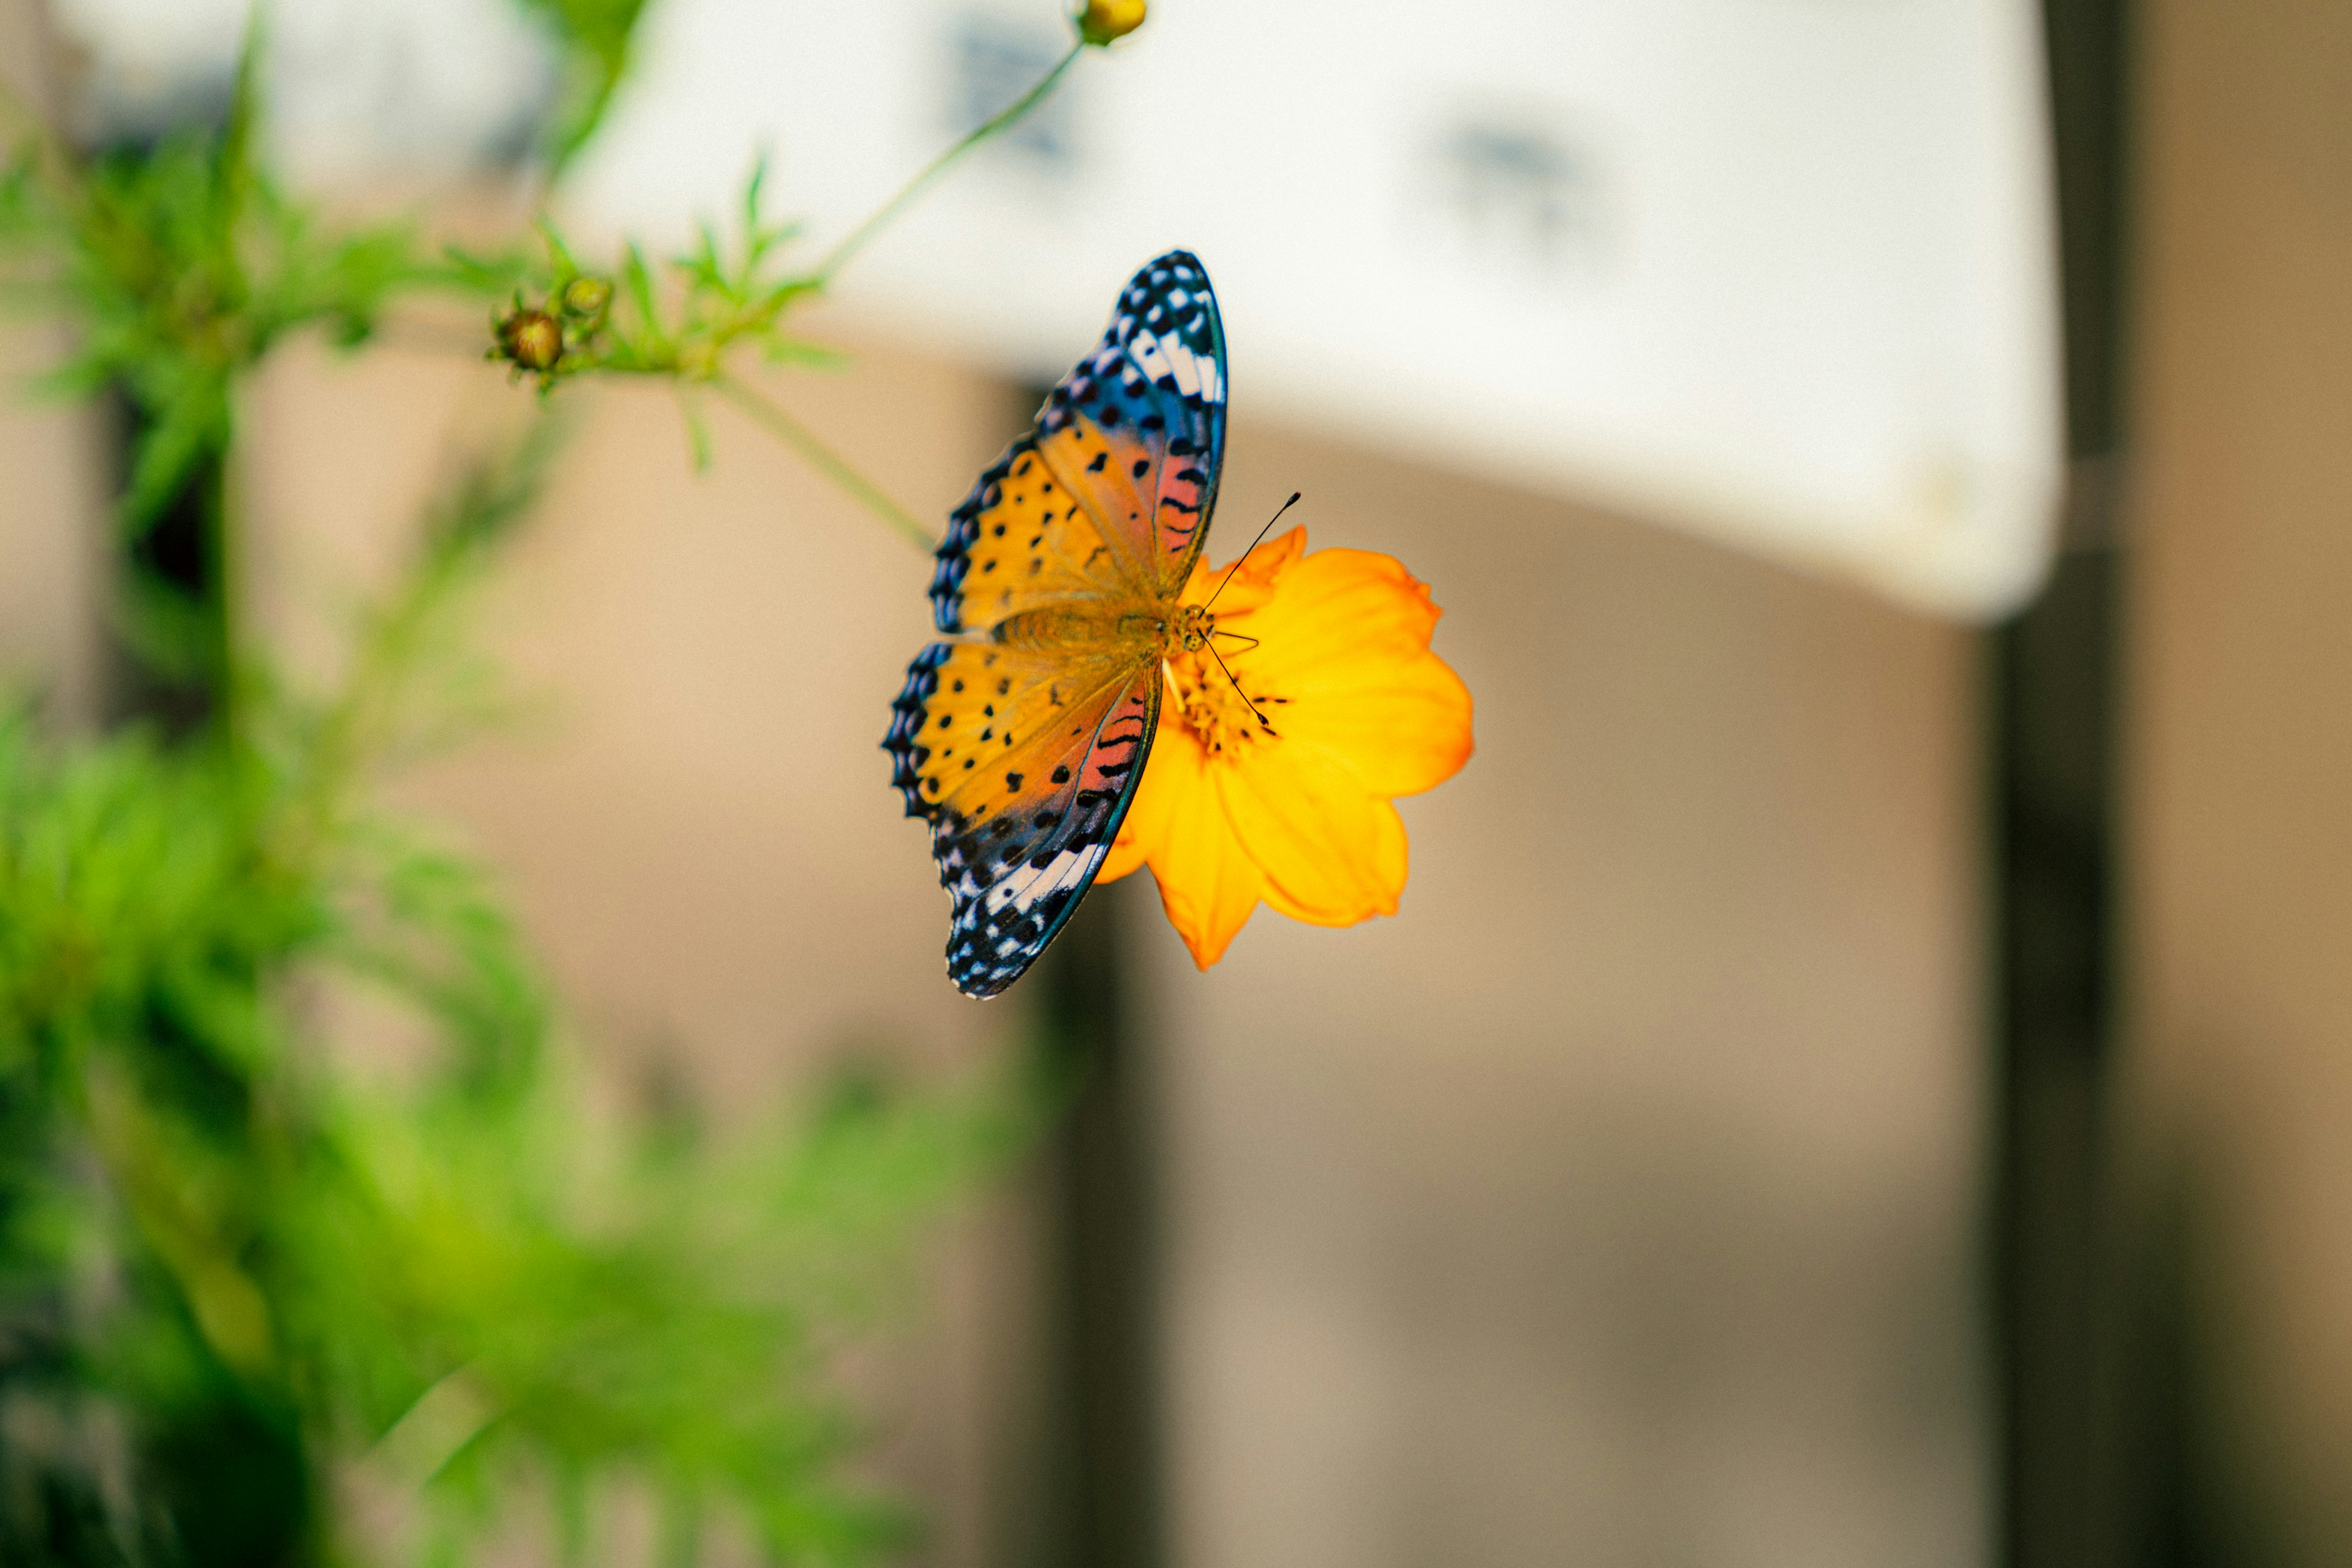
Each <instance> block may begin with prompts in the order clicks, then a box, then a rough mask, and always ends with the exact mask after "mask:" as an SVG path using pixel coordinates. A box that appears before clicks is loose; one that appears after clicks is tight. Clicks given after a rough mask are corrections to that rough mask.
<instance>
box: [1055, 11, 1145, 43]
mask: <svg viewBox="0 0 2352 1568" xmlns="http://www.w3.org/2000/svg"><path fill="white" fill-rule="evenodd" d="M1144 7H1145V0H1086V5H1085V8H1084V9H1082V10H1080V11H1079V12H1078V14H1077V15H1076V16H1075V17H1073V18H1072V20H1074V21H1076V23H1077V25H1078V37H1081V38H1083V39H1085V40H1086V41H1087V43H1089V44H1093V45H1095V46H1096V47H1101V46H1103V45H1105V44H1108V43H1109V42H1110V41H1111V40H1112V39H1114V38H1124V37H1127V36H1128V35H1129V33H1132V32H1133V31H1135V30H1136V29H1137V28H1138V27H1140V26H1143V13H1144Z"/></svg>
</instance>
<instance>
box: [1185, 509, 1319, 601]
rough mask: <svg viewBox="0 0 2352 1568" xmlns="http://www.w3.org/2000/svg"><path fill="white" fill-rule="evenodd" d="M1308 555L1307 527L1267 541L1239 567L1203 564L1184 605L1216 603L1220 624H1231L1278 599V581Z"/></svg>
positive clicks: (1196, 571)
mask: <svg viewBox="0 0 2352 1568" xmlns="http://www.w3.org/2000/svg"><path fill="white" fill-rule="evenodd" d="M1306 552H1307V528H1306V525H1305V524H1303V523H1302V524H1300V525H1299V526H1298V527H1296V528H1294V529H1292V530H1291V531H1289V532H1287V533H1278V534H1276V535H1275V536H1274V537H1273V538H1272V539H1268V540H1265V541H1264V542H1261V543H1259V544H1258V546H1257V547H1256V548H1255V549H1254V550H1252V551H1250V552H1248V553H1247V554H1245V555H1244V556H1243V557H1242V559H1241V561H1240V563H1239V564H1238V565H1236V563H1234V562H1231V561H1228V562H1226V563H1224V564H1223V565H1221V566H1212V565H1210V564H1209V563H1207V562H1206V561H1203V562H1202V563H1201V564H1199V565H1198V566H1195V567H1194V568H1193V569H1192V581H1190V582H1188V583H1186V584H1184V593H1183V595H1182V597H1183V602H1184V603H1186V604H1188V605H1202V604H1206V603H1208V602H1209V601H1210V600H1211V599H1214V600H1215V601H1216V605H1217V616H1218V617H1219V619H1220V620H1231V619H1233V618H1234V616H1244V615H1247V614H1248V613H1249V612H1250V611H1252V610H1255V609H1256V608H1258V607H1259V606H1260V605H1264V604H1265V602H1266V601H1267V600H1269V599H1271V598H1272V597H1273V596H1274V594H1275V591H1276V584H1277V583H1278V581H1279V580H1280V579H1281V578H1283V577H1284V576H1285V575H1286V574H1287V573H1288V572H1289V570H1290V566H1291V563H1293V562H1295V561H1297V559H1298V558H1299V557H1300V556H1301V555H1303V554H1305V553H1306Z"/></svg>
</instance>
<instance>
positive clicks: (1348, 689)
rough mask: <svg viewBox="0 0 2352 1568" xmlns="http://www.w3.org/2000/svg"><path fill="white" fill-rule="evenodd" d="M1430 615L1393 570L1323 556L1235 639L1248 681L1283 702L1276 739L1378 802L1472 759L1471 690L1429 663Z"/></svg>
mask: <svg viewBox="0 0 2352 1568" xmlns="http://www.w3.org/2000/svg"><path fill="white" fill-rule="evenodd" d="M1438 615H1439V611H1438V608H1437V606H1436V605H1434V604H1433V603H1432V602H1431V601H1430V597H1429V590H1428V588H1427V587H1426V586H1424V585H1423V584H1421V583H1420V582H1418V581H1416V580H1415V579H1414V578H1413V577H1412V574H1410V573H1408V572H1406V571H1405V570H1404V568H1403V567H1402V565H1400V564H1399V563H1397V562H1396V561H1395V560H1394V559H1392V558H1391V557H1389V556H1386V555H1377V554H1372V553H1370V552H1365V551H1359V550H1326V551H1323V552H1319V553H1318V554H1315V555H1312V556H1308V557H1307V558H1306V559H1305V560H1303V561H1300V562H1299V563H1297V566H1296V567H1295V568H1293V569H1292V570H1291V571H1289V572H1288V573H1286V574H1285V575H1284V577H1283V579H1282V584H1281V592H1280V594H1279V595H1278V596H1277V597H1276V599H1274V600H1273V601H1272V602H1270V603H1268V604H1267V605H1265V607H1264V608H1262V609H1260V610H1258V611H1256V612H1255V613H1254V614H1252V615H1250V616H1247V617H1246V618H1245V619H1242V620H1236V621H1235V622H1234V626H1233V629H1234V630H1237V631H1240V632H1243V633H1244V635H1246V636H1249V637H1255V638H1257V639H1258V646H1257V647H1255V648H1252V649H1251V650H1250V651H1249V653H1248V655H1247V659H1248V676H1249V679H1250V681H1251V683H1252V685H1253V686H1255V687H1256V688H1258V689H1264V690H1267V691H1271V692H1276V693H1279V694H1280V695H1281V696H1282V697H1283V698H1284V699H1285V704H1284V706H1283V708H1282V710H1281V719H1280V721H1279V723H1280V727H1281V730H1282V732H1283V734H1284V736H1285V737H1286V738H1296V739H1299V740H1307V741H1313V742H1317V743H1318V744H1320V745H1322V746H1324V747H1326V748H1327V749H1328V750H1329V751H1331V752H1334V753H1336V754H1338V755H1339V756H1341V757H1343V758H1345V759H1346V760H1347V762H1348V763H1349V765H1350V766H1352V767H1353V768H1354V769H1355V770H1356V772H1357V773H1358V775H1359V776H1360V778H1361V779H1362V781H1363V783H1364V785H1365V787H1366V788H1367V789H1369V790H1370V791H1371V793H1372V794H1374V795H1381V796H1383V797H1387V796H1393V795H1417V794H1419V793H1420V792H1421V791H1423V790H1425V789H1431V788H1433V787H1435V786H1436V785H1437V784H1442V783H1444V781H1445V780H1446V779H1448V778H1450V777H1452V776H1453V775H1454V773H1455V772H1457V771H1458V770H1459V769H1460V768H1461V766H1462V764H1463V763H1465V762H1466V761H1468V760H1469V757H1470V752H1471V745H1472V742H1471V710H1472V705H1471V700H1470V690H1469V688H1467V687H1466V686H1465V685H1464V684H1463V683H1462V680H1461V679H1460V678H1459V677H1458V676H1456V675H1455V674H1454V671H1453V670H1452V669H1450V668H1447V666H1446V664H1445V662H1444V660H1443V659H1441V658H1438V657H1437V656H1436V655H1434V654H1433V653H1431V652H1430V651H1429V637H1430V633H1431V632H1432V630H1433V629H1434V627H1435V626H1436V624H1437V617H1438Z"/></svg>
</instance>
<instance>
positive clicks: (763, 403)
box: [711, 375, 939, 553]
mask: <svg viewBox="0 0 2352 1568" xmlns="http://www.w3.org/2000/svg"><path fill="white" fill-rule="evenodd" d="M711 386H712V387H713V388H714V389H715V390H716V391H717V392H718V394H719V396H721V397H723V398H725V399H726V400H727V401H728V402H730V403H731V404H733V405H735V406H736V407H738V408H740V409H741V410H742V411H743V412H744V413H745V414H748V415H750V416H751V419H752V421H753V423H755V424H757V425H758V426H760V427H761V429H763V430H765V431H767V432H768V433H769V434H770V435H772V436H773V437H776V438H777V439H778V440H780V441H782V442H783V444H784V445H785V446H787V447H791V448H792V449H793V451H794V452H796V453H798V454H799V455H800V458H801V460H802V461H803V462H804V463H806V464H808V465H809V467H811V468H814V469H816V471H817V472H819V473H821V474H823V475H824V477H825V478H826V479H831V480H832V481H833V482H834V483H835V484H836V485H839V486H840V487H841V488H842V489H844V490H845V491H847V492H848V494H849V496H850V497H851V499H853V500H856V501H857V502H858V503H859V504H860V505H862V506H864V507H865V508H866V510H868V511H871V512H872V513H873V514H874V515H875V516H876V517H877V518H879V519H880V520H881V521H883V522H885V523H887V524H888V525H889V527H890V529H891V531H894V532H896V533H897V534H898V536H899V537H901V538H903V539H904V540H906V541H907V542H908V543H909V544H912V545H914V546H915V547H916V548H917V549H918V550H921V551H923V552H926V553H928V552H930V551H932V550H935V549H937V548H938V547H939V540H938V539H937V538H936V537H934V536H933V535H932V533H931V531H930V530H929V529H927V528H925V527H924V526H923V525H922V523H921V522H919V521H917V520H916V518H915V516H914V515H913V514H912V513H911V512H909V511H908V510H907V509H906V508H905V507H902V506H900V505H899V504H898V502H897V501H894V500H891V499H890V498H889V496H888V495H887V494H886V493H884V491H883V490H882V489H881V487H880V486H878V485H877V484H875V483H874V481H873V480H871V479H867V478H866V476H865V475H864V474H861V473H859V472H858V471H857V469H856V468H855V467H854V466H853V465H852V464H851V463H850V462H849V460H848V459H847V458H844V457H842V456H841V455H840V454H839V453H837V452H835V450H834V449H833V448H832V447H828V446H826V445H825V444H824V442H822V441H820V440H818V439H817V437H816V436H815V433H814V432H813V431H811V430H810V429H809V428H808V426H805V425H803V424H802V423H801V422H800V421H799V420H797V419H795V418H793V416H791V415H789V414H787V413H785V412H784V411H783V410H782V408H780V407H778V406H777V405H775V404H774V403H772V402H771V401H770V400H769V399H767V398H765V397H762V396H761V395H760V394H759V393H757V392H755V391H753V390H752V389H751V387H749V386H747V385H745V384H743V383H742V382H740V381H738V380H736V379H735V378H734V377H733V376H731V375H721V376H719V377H718V378H717V379H715V380H714V381H712V382H711Z"/></svg>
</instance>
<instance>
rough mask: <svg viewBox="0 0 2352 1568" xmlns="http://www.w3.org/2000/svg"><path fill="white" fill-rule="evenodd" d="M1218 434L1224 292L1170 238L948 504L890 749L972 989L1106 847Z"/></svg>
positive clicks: (1141, 759) (1049, 915) (1043, 919)
mask: <svg viewBox="0 0 2352 1568" xmlns="http://www.w3.org/2000/svg"><path fill="white" fill-rule="evenodd" d="M1224 450H1225V337H1224V328H1223V324H1222V323H1221V322H1220V321H1219V320H1218V317H1217V297H1216V294H1215V292H1214V291H1213V290H1212V289H1211V288H1210V287H1209V275H1208V273H1207V272H1206V271H1205V270H1204V269H1203V268H1202V266H1201V263H1200V260H1199V258H1196V257H1194V256H1192V254H1191V253H1190V252H1187V251H1182V250H1171V251H1170V252H1169V253H1168V254H1167V255H1165V256H1162V257H1160V258H1158V259H1157V260H1155V261H1152V262H1150V264H1149V265H1147V266H1145V267H1144V268H1143V269H1142V270H1140V271H1139V272H1138V273H1136V275H1135V276H1134V277H1133V278H1132V279H1129V281H1128V284H1127V287H1126V288H1125V289H1123V290H1121V291H1120V293H1119V297H1118V305H1117V307H1116V308H1115V309H1114V310H1113V311H1112V314H1111V320H1110V327H1109V329H1108V331H1105V332H1104V333H1103V337H1102V341H1101V342H1099V343H1098V344H1097V345H1096V347H1095V348H1094V350H1093V352H1091V353H1088V354H1087V356H1086V357H1085V358H1084V359H1081V360H1080V361H1079V362H1078V363H1077V365H1076V368H1075V369H1073V370H1072V371H1071V372H1070V374H1068V375H1066V376H1065V377H1064V378H1063V379H1062V382H1061V384H1059V385H1057V386H1055V388H1054V390H1053V391H1052V392H1051V393H1050V394H1049V395H1047V396H1046V399H1045V405H1044V407H1042V408H1040V409H1039V410H1038V413H1037V420H1036V423H1035V425H1034V426H1032V427H1031V429H1030V430H1029V432H1028V434H1026V435H1024V436H1023V437H1021V438H1020V439H1019V440H1016V441H1014V442H1013V445H1012V446H1010V447H1006V448H1005V451H1004V455H1003V457H1002V458H998V459H997V460H996V462H995V463H994V464H993V465H992V466H991V467H990V468H989V469H988V470H987V471H986V472H985V473H983V474H982V475H981V477H980V482H979V483H978V484H976V485H974V486H973V487H972V490H971V495H969V496H967V497H966V498H965V499H964V501H963V504H962V505H961V506H959V507H958V508H956V510H955V513H954V516H953V518H952V520H951V521H950V526H949V529H948V534H947V538H946V539H945V540H944V541H943V542H941V543H940V547H939V567H938V569H937V571H936V573H935V574H933V577H932V580H931V602H932V605H933V612H934V619H935V620H936V622H937V624H938V626H939V629H940V633H941V636H942V639H943V640H941V641H939V642H934V643H932V644H930V645H929V647H925V648H924V649H923V651H922V652H921V653H919V654H918V655H916V657H915V661H914V663H913V664H912V665H910V666H908V670H907V684H906V686H905V688H904V689H901V690H900V691H899V693H898V700H896V701H894V702H892V703H891V705H890V708H891V721H890V732H889V734H888V735H887V737H886V738H885V739H884V741H883V742H882V746H883V749H884V750H885V751H887V752H889V753H890V758H891V763H892V775H891V782H892V783H893V784H896V785H897V786H898V790H899V792H900V793H901V794H902V795H904V796H905V797H906V802H907V815H908V816H919V817H921V818H923V819H924V820H925V821H927V822H929V824H930V826H931V854H932V857H933V858H934V859H936V860H937V861H938V862H939V868H940V881H941V882H942V883H944V884H945V885H946V887H947V889H948V894H949V897H950V899H951V900H952V901H953V903H954V906H955V910H954V917H953V921H952V923H951V924H950V928H949V931H948V975H949V977H950V979H952V980H953V981H954V982H955V984H956V985H957V987H958V988H959V989H960V990H961V991H963V992H964V993H965V994H967V995H971V996H993V995H995V994H997V993H998V992H1000V991H1002V990H1003V989H1004V988H1005V987H1006V986H1008V985H1010V984H1013V982H1014V981H1015V980H1017V979H1019V978H1020V977H1021V975H1022V974H1023V973H1024V972H1025V971H1026V970H1027V969H1028V967H1029V966H1030V965H1031V964H1032V963H1035V962H1036V960H1037V955H1038V954H1039V953H1041V952H1045V947H1046V944H1047V943H1049V942H1052V941H1053V940H1054V938H1055V936H1056V935H1057V934H1059V933H1060V931H1061V929H1062V927H1063V925H1064V924H1065V923H1066V922H1067V921H1068V920H1069V918H1070V915H1071V913H1072V912H1073V911H1074V910H1076V908H1077V906H1078V900H1080V899H1082V898H1083V897H1085V895H1086V891H1087V888H1088V887H1089V886H1091V885H1092V884H1093V882H1094V879H1095V873H1096V872H1097V870H1099V869H1100V868H1101V867H1102V863H1103V858H1104V857H1105V856H1106V855H1108V853H1109V852H1110V846H1111V840H1112V839H1113V838H1114V837H1116V836H1117V835H1118V826H1119V823H1120V822H1121V821H1122V820H1123V819H1124V818H1125V817H1126V816H1127V809H1128V806H1129V805H1130V804H1131V803H1132V802H1133V801H1134V799H1135V792H1136V786H1137V785H1138V784H1139V783H1141V781H1142V778H1143V768H1144V763H1145V761H1146V759H1147V758H1149V757H1150V752H1151V739H1152V735H1153V732H1154V731H1155V730H1156V728H1157V726H1158V723H1159V716H1160V691H1161V688H1162V681H1161V678H1160V670H1161V667H1162V663H1163V661H1164V660H1166V659H1167V658H1169V657H1170V656H1171V654H1172V653H1175V652H1177V651H1180V650H1181V651H1197V650H1198V649H1199V648H1201V647H1203V646H1206V643H1207V638H1208V637H1209V636H1210V635H1211V633H1212V631H1213V622H1212V621H1211V620H1210V619H1209V616H1208V615H1207V613H1206V611H1205V610H1204V609H1202V607H1201V606H1198V605H1182V604H1181V603H1180V596H1181V594H1182V593H1183V589H1184V584H1185V582H1186V580H1187V579H1188V578H1189V577H1190V576H1191V575H1192V567H1193V563H1195V562H1196V561H1197V560H1198V559H1199V558H1200V554H1201V550H1202V545H1203V544H1205V543H1206V542H1207V541H1208V537H1209V521H1210V517H1211V514H1212V513H1213V511H1214V510H1215V508H1216V500H1217V476H1218V471H1219V468H1220V466H1221V465H1222V463H1223V458H1224Z"/></svg>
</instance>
